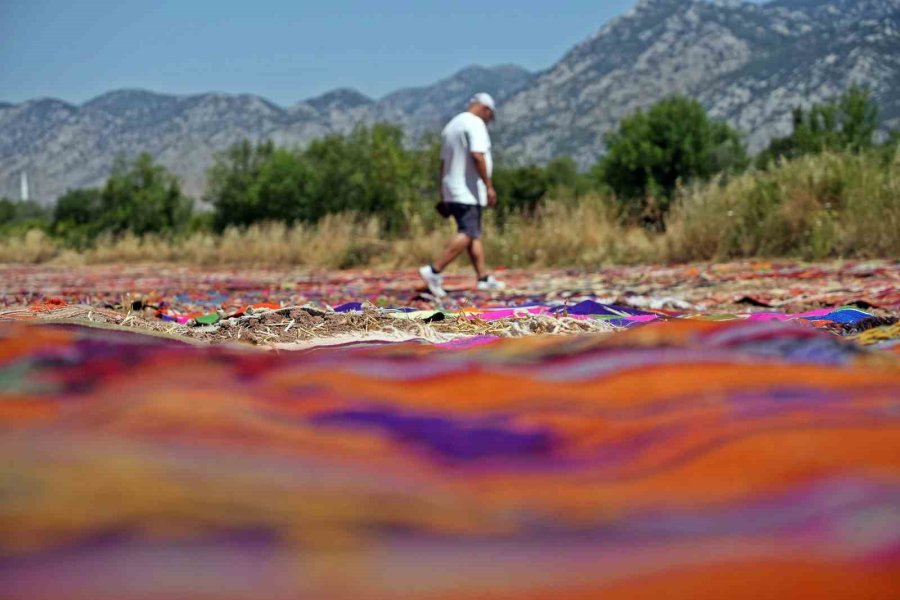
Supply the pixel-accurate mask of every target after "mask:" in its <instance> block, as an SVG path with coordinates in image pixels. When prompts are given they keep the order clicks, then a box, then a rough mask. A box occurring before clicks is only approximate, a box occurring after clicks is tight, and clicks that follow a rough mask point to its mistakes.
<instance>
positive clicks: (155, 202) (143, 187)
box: [100, 154, 192, 235]
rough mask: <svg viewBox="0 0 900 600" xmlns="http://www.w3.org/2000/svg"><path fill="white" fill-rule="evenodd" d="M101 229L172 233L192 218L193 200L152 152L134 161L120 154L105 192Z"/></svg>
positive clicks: (142, 232)
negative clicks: (156, 162)
mask: <svg viewBox="0 0 900 600" xmlns="http://www.w3.org/2000/svg"><path fill="white" fill-rule="evenodd" d="M100 204H101V211H102V215H101V228H100V229H101V231H103V232H109V233H112V234H120V233H124V232H126V231H130V232H132V233H134V234H137V235H144V234H147V233H172V232H176V231H179V230H181V229H183V228H184V227H186V225H187V224H188V221H189V220H190V218H191V213H192V204H191V201H190V199H188V198H186V197H185V196H183V195H182V193H181V188H180V186H179V183H178V179H177V178H176V177H175V176H174V175H172V174H171V173H169V172H168V171H167V170H166V169H165V167H162V166H160V165H156V164H154V162H153V158H152V157H151V156H150V155H149V154H141V155H139V156H138V157H137V158H135V159H133V160H128V159H126V158H124V157H121V156H120V157H118V158H117V159H116V161H115V163H114V164H113V169H112V173H111V174H110V176H109V179H107V181H106V185H104V186H103V190H102V192H101V202H100Z"/></svg>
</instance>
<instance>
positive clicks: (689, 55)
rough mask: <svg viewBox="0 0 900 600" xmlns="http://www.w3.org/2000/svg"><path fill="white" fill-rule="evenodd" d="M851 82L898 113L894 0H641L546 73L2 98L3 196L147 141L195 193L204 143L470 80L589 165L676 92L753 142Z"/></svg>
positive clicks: (56, 190) (214, 146)
mask: <svg viewBox="0 0 900 600" xmlns="http://www.w3.org/2000/svg"><path fill="white" fill-rule="evenodd" d="M852 83H859V84H863V85H866V86H868V87H870V88H871V89H872V90H873V92H874V94H875V96H876V98H877V100H878V101H879V103H880V104H881V108H882V119H883V121H884V123H885V125H888V126H900V0H853V1H851V0H776V1H774V2H770V3H768V4H764V5H758V4H750V3H746V2H740V1H737V0H641V1H640V2H638V3H637V5H636V6H635V8H634V9H632V10H631V11H629V12H628V13H626V14H624V15H622V16H620V17H619V18H617V19H614V20H613V21H611V22H609V23H608V24H606V25H605V26H604V27H603V28H602V29H600V30H599V31H598V32H597V33H596V34H595V35H594V36H592V37H591V38H589V39H587V40H585V41H583V42H582V43H580V44H578V45H577V46H575V47H574V48H573V49H572V50H571V51H569V52H568V53H567V54H566V55H565V56H563V57H562V59H561V60H560V61H559V62H557V63H556V64H554V65H552V66H551V67H550V68H548V69H547V70H545V71H542V72H540V73H536V74H532V73H529V72H528V71H526V70H524V69H521V68H519V67H516V66H511V65H504V66H499V67H492V68H486V67H479V66H472V67H468V68H466V69H463V70H461V71H459V72H458V73H456V74H454V75H452V76H450V77H448V78H446V79H443V80H441V81H438V82H436V83H433V84H431V85H428V86H424V87H420V88H411V89H404V90H398V91H396V92H394V93H391V94H388V95H387V96H385V97H383V98H381V99H372V98H368V97H366V96H365V95H363V94H361V93H360V92H358V91H356V90H352V89H339V90H334V91H332V92H329V93H327V94H324V95H322V96H319V97H316V98H311V99H307V100H304V101H302V102H299V103H297V104H295V105H292V106H289V107H282V106H278V105H276V104H274V103H272V102H269V101H268V100H266V99H264V98H261V97H258V96H253V95H229V94H220V93H209V94H200V95H195V96H171V95H165V94H157V93H153V92H149V91H142V90H117V91H112V92H109V93H106V94H103V95H101V96H99V97H97V98H95V99H93V100H91V101H89V102H86V103H84V104H82V105H80V106H76V105H72V104H68V103H66V102H63V101H60V100H54V99H35V100H31V101H28V102H24V103H21V104H17V105H10V104H3V103H0V196H2V195H6V196H10V197H16V196H17V194H18V189H19V173H20V172H21V171H22V170H26V171H27V172H28V174H29V178H30V181H31V189H32V193H33V195H34V196H35V197H36V198H38V199H40V200H41V201H44V202H50V201H52V200H54V199H55V198H56V197H57V196H58V195H60V194H61V193H63V192H64V191H65V190H66V189H67V188H73V187H81V186H86V185H96V184H99V183H100V182H102V181H103V179H104V178H105V177H106V175H107V173H108V170H109V167H110V165H111V164H112V161H113V159H114V157H115V156H116V155H117V154H119V153H125V154H135V153H138V152H141V151H146V152H150V153H151V154H152V155H153V156H154V157H156V159H157V160H159V161H160V162H162V163H163V164H164V165H166V166H167V167H169V168H171V169H172V170H173V171H175V172H176V173H177V174H178V175H179V176H181V177H182V178H183V180H184V182H185V187H186V190H187V191H188V193H190V194H191V195H194V196H199V195H201V193H202V189H203V183H204V174H205V170H206V168H207V167H208V166H209V165H210V163H211V161H212V156H213V154H214V153H215V152H216V151H218V150H221V149H224V148H226V147H227V146H228V145H230V144H231V143H233V142H235V141H238V140H241V139H243V138H249V139H251V140H261V139H267V138H269V139H273V140H275V141H276V142H277V143H280V144H287V145H294V144H304V143H306V142H308V141H309V140H311V139H314V138H316V137H320V136H323V135H327V134H329V133H333V132H345V131H348V130H349V129H350V128H352V127H353V126H354V125H355V124H357V123H372V122H376V121H390V122H393V123H397V124H399V125H402V126H403V127H404V128H405V130H406V131H407V133H408V135H409V137H410V138H411V139H415V138H417V137H418V136H420V135H421V134H422V133H424V132H427V131H433V130H437V129H439V128H440V126H441V124H442V122H443V121H444V120H445V119H447V118H448V117H449V116H451V115H452V114H454V113H455V112H457V111H458V110H460V109H462V108H463V107H464V104H465V101H466V99H467V98H468V97H469V96H470V95H471V93H472V92H474V91H477V90H486V91H488V92H491V93H492V94H494V95H495V97H496V98H497V100H498V101H499V103H500V118H499V119H498V123H497V125H496V127H495V145H496V146H497V148H498V149H499V150H500V151H501V152H503V154H504V155H505V156H507V157H509V158H514V159H516V160H520V161H545V160H548V159H549V158H551V157H553V156H555V155H559V154H571V155H573V156H575V157H576V158H577V159H578V161H579V163H580V164H581V165H583V166H587V165H589V164H591V163H592V162H594V161H595V160H596V159H597V158H598V157H599V156H600V155H602V153H603V149H604V148H603V136H604V134H605V133H606V132H607V131H608V130H609V129H610V128H612V127H614V126H615V125H616V123H618V121H619V120H620V119H621V118H622V117H623V116H624V115H626V114H628V113H629V112H631V111H633V110H635V109H636V108H640V107H645V106H647V105H649V104H651V103H652V102H654V101H656V100H658V99H659V98H662V97H664V96H667V95H671V94H673V93H681V94H687V95H690V96H694V97H697V98H699V99H700V100H701V101H702V102H703V104H704V105H705V106H706V107H707V108H708V109H709V110H710V111H711V113H712V114H713V115H714V116H716V117H719V118H723V119H726V120H728V121H729V122H731V123H732V124H733V125H735V126H737V127H739V128H740V129H742V130H743V131H745V132H746V134H747V142H748V144H749V146H750V148H751V150H758V149H760V148H761V147H763V146H764V145H765V144H766V142H767V141H768V140H769V139H770V138H771V137H773V136H776V135H782V134H784V133H786V132H788V130H789V128H790V112H791V109H792V108H793V107H794V106H797V105H809V104H811V103H814V102H819V101H822V100H825V99H827V98H830V97H833V96H835V95H837V94H838V93H840V92H841V91H842V90H844V89H845V88H846V87H847V86H849V85H850V84H852Z"/></svg>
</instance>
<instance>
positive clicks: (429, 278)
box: [419, 265, 447, 298]
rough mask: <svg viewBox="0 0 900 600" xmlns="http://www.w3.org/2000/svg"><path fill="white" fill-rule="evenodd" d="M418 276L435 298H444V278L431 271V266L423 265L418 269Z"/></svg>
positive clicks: (445, 294)
mask: <svg viewBox="0 0 900 600" xmlns="http://www.w3.org/2000/svg"><path fill="white" fill-rule="evenodd" d="M419 275H420V276H421V277H422V280H423V281H424V282H425V284H426V285H427V286H428V291H429V292H431V294H432V295H433V296H434V297H435V298H446V297H447V292H445V291H444V278H443V277H442V276H441V275H440V274H439V273H435V272H434V271H432V270H431V265H425V266H424V267H421V268H420V269H419Z"/></svg>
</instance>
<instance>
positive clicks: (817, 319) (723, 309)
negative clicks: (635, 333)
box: [0, 261, 900, 352]
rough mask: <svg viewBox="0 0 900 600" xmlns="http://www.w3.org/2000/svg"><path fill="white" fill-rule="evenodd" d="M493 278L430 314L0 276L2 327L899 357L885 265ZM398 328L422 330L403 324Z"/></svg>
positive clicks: (191, 272)
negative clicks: (667, 331)
mask: <svg viewBox="0 0 900 600" xmlns="http://www.w3.org/2000/svg"><path fill="white" fill-rule="evenodd" d="M502 276H503V278H504V279H505V280H506V281H507V282H508V283H509V286H510V287H509V289H508V290H506V291H504V292H503V293H502V294H489V293H484V292H478V291H477V290H474V289H472V282H471V280H470V278H469V277H467V276H465V275H452V276H450V277H449V278H448V287H449V288H450V289H451V290H452V293H451V297H450V298H449V299H448V300H447V301H445V302H441V303H436V302H435V301H434V300H433V299H431V298H429V297H427V295H426V294H424V293H423V291H422V290H421V289H420V288H421V281H419V280H418V277H417V276H416V274H415V273H414V272H409V271H406V272H394V273H390V272H388V273H385V272H367V271H356V272H335V273H296V272H290V271H278V270H253V269H248V270H245V271H243V272H237V271H222V272H205V271H203V270H200V269H197V268H171V267H140V266H137V267H136V266H126V267H121V266H120V267H81V268H59V267H47V266H40V267H36V266H19V267H0V320H9V319H16V320H37V319H40V320H48V319H49V320H66V319H69V320H77V319H81V320H84V319H88V320H99V321H101V322H104V323H108V324H114V325H125V326H129V327H139V328H143V329H145V330H146V329H150V330H154V331H158V332H165V333H168V334H172V335H178V336H182V337H190V338H192V339H198V340H200V341H203V342H207V343H222V342H233V341H237V342H251V343H254V344H257V345H264V346H267V347H278V348H292V347H304V348H306V347H309V346H310V345H315V343H316V342H318V341H322V339H323V338H329V340H330V341H329V343H332V344H334V343H339V342H340V343H343V342H347V343H351V342H352V341H353V340H354V339H358V340H367V341H373V340H381V341H399V340H408V339H424V340H427V341H431V342H436V343H439V342H447V341H451V340H454V339H457V338H459V337H469V336H483V335H491V336H505V337H515V336H521V335H534V334H541V333H584V332H601V331H612V330H616V329H623V328H629V327H633V326H635V325H640V324H644V323H647V322H653V321H669V320H679V319H701V320H746V319H750V320H787V321H795V322H798V323H803V324H811V325H813V326H815V327H818V328H820V329H826V330H828V331H831V332H832V333H836V334H839V335H842V336H856V339H857V342H858V343H859V344H862V345H874V346H877V347H879V348H882V349H889V348H893V349H894V351H895V352H900V332H898V327H897V325H896V322H897V316H898V314H900V263H896V262H888V261H874V262H866V263H854V262H842V263H829V264H800V263H791V262H781V263H734V264H725V265H688V266H680V267H614V268H606V269H601V270H600V271H597V272H593V273H585V272H577V271H558V270H557V271H536V272H526V271H507V272H504V273H503V275H502ZM301 308H302V309H303V310H302V311H298V310H297V309H301ZM361 312H364V313H365V315H363V316H360V313H361ZM254 313H255V315H256V316H253V315H254ZM263 313H267V314H265V315H263ZM340 315H344V316H343V317H341V316H340ZM250 317H252V318H250ZM409 320H415V321H418V322H419V323H425V324H426V326H425V327H421V326H419V325H418V324H411V323H408V322H406V323H404V322H402V321H409Z"/></svg>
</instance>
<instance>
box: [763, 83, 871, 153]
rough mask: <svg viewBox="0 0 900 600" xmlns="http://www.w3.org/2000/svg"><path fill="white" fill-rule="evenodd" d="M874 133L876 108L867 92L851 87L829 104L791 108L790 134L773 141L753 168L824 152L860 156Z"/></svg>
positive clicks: (867, 147)
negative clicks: (858, 154)
mask: <svg viewBox="0 0 900 600" xmlns="http://www.w3.org/2000/svg"><path fill="white" fill-rule="evenodd" d="M877 129H878V104H877V103H876V102H875V100H874V99H873V98H872V96H871V93H870V92H869V90H867V89H866V88H863V87H860V86H853V87H851V88H850V89H848V90H847V91H846V92H845V93H844V94H843V95H841V96H840V97H839V98H837V99H835V100H833V101H830V102H825V103H822V104H815V105H813V106H812V107H810V108H809V109H808V110H804V109H803V108H800V107H798V108H795V109H794V112H793V131H792V132H791V134H790V135H788V136H785V137H781V138H776V139H773V140H772V141H771V142H770V144H769V147H768V148H766V150H764V151H763V152H761V153H760V154H759V155H758V156H757V158H756V164H757V166H758V167H760V168H765V167H767V166H768V165H769V164H771V163H772V162H773V161H775V160H778V159H782V158H784V159H791V158H796V157H798V156H802V155H804V154H816V153H819V152H823V151H826V150H835V151H847V152H854V153H859V152H863V151H865V150H869V149H871V148H872V147H874V145H875V141H874V138H875V132H876V131H877Z"/></svg>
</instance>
